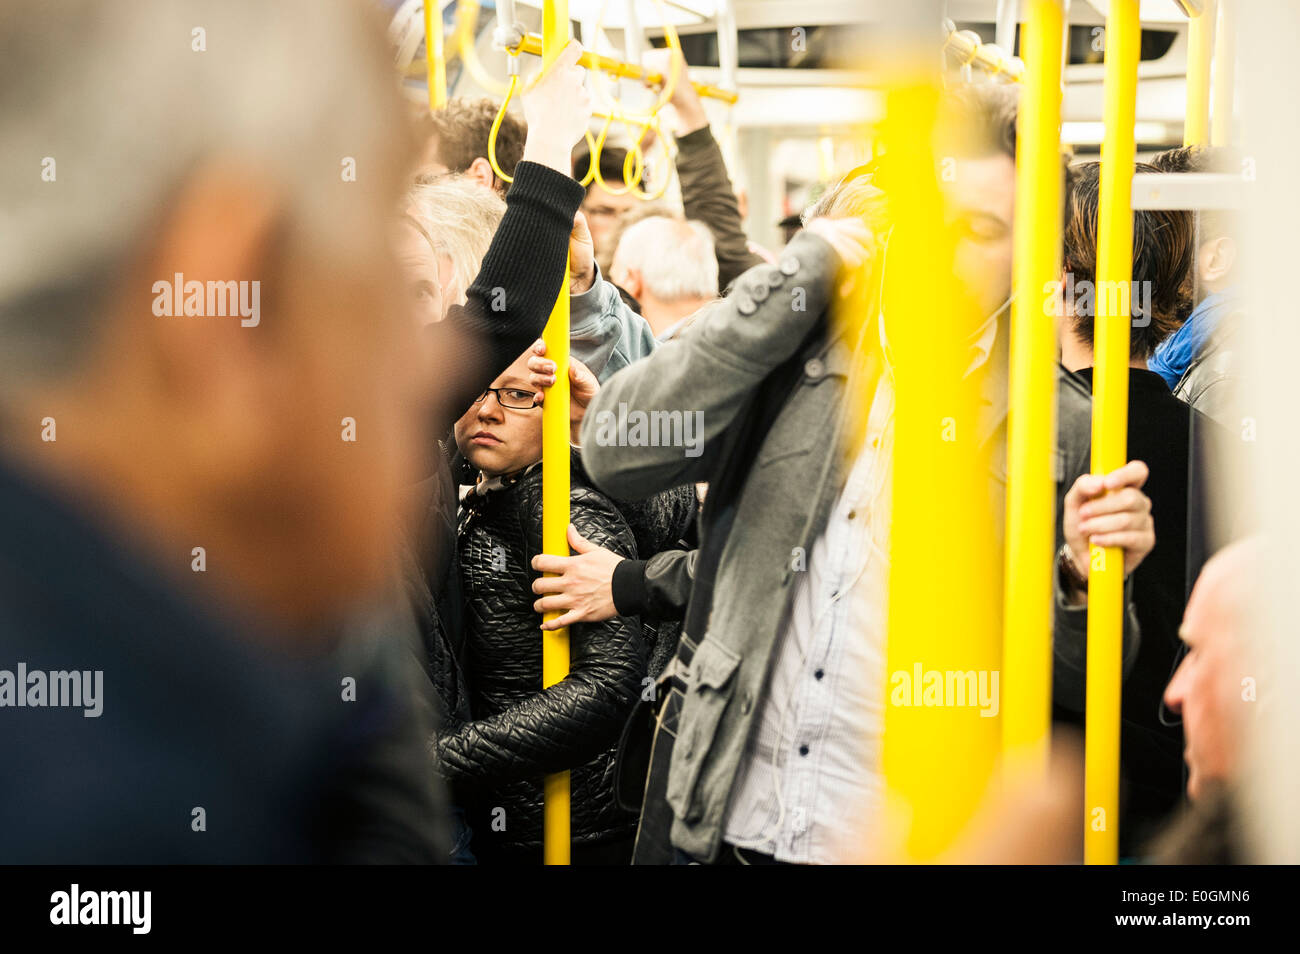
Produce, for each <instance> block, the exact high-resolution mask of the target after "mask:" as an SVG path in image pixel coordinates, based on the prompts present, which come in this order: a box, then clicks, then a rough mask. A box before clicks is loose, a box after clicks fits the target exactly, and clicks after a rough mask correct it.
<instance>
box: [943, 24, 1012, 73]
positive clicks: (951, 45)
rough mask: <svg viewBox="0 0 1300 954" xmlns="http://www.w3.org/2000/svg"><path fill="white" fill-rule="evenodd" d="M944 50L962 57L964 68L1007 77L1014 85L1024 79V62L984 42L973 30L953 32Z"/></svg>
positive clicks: (945, 41)
mask: <svg viewBox="0 0 1300 954" xmlns="http://www.w3.org/2000/svg"><path fill="white" fill-rule="evenodd" d="M943 48H944V49H945V50H947V51H951V52H952V53H955V54H956V55H957V56H958V57H960V58H961V59H962V65H963V66H966V65H971V66H978V67H980V68H981V69H983V70H987V71H988V72H989V73H992V74H993V75H994V76H1005V77H1006V78H1007V79H1009V80H1010V81H1011V82H1013V83H1019V82H1020V81H1021V80H1022V79H1023V78H1024V75H1025V64H1024V63H1023V62H1021V61H1020V60H1019V59H1017V58H1016V57H1014V56H1010V55H1009V54H1007V53H1004V52H1003V51H1002V50H1000V49H999V48H998V47H996V46H994V45H993V44H991V43H985V42H983V41H982V40H981V39H980V38H979V34H977V33H975V32H974V31H973V30H952V31H951V32H949V34H948V38H947V39H946V40H944V43H943Z"/></svg>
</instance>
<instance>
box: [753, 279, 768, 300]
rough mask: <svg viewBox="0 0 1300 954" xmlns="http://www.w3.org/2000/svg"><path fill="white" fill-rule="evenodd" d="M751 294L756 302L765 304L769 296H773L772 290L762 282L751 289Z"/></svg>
mask: <svg viewBox="0 0 1300 954" xmlns="http://www.w3.org/2000/svg"><path fill="white" fill-rule="evenodd" d="M749 294H750V296H751V297H752V298H753V299H754V301H757V302H764V301H767V296H768V295H770V294H771V290H770V289H769V288H768V287H767V286H766V285H764V284H762V283H761V282H760V283H759V284H757V285H755V286H754V287H753V288H752V289H750V291H749Z"/></svg>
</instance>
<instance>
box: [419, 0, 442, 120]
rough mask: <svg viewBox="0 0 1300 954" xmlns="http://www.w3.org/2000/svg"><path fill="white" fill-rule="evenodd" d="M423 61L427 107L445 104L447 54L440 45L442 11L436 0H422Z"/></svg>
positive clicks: (432, 108) (440, 106)
mask: <svg viewBox="0 0 1300 954" xmlns="http://www.w3.org/2000/svg"><path fill="white" fill-rule="evenodd" d="M424 63H425V68H426V73H427V77H428V81H429V109H430V111H432V110H436V109H442V108H443V107H444V106H446V105H447V55H446V53H445V51H444V50H443V47H442V11H441V10H440V9H439V8H438V0H424Z"/></svg>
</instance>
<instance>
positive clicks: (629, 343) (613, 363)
mask: <svg viewBox="0 0 1300 954" xmlns="http://www.w3.org/2000/svg"><path fill="white" fill-rule="evenodd" d="M656 344H657V342H656V341H655V335H654V332H653V331H651V330H650V323H649V322H648V321H646V320H645V319H644V318H642V317H641V316H640V315H638V314H637V313H636V312H635V311H633V310H632V309H631V308H629V307H628V306H627V305H625V304H624V303H623V298H622V296H621V295H619V293H618V288H617V287H615V286H614V285H613V284H611V283H610V282H607V281H605V279H604V278H603V277H602V276H601V274H600V266H597V267H596V281H595V282H594V283H593V284H592V286H591V288H589V289H587V291H585V292H583V293H582V294H581V295H572V296H570V298H569V348H570V350H571V352H572V354H573V356H574V357H575V358H577V359H578V360H579V361H581V362H582V363H583V364H585V365H586V366H587V367H589V368H590V369H591V373H592V374H594V375H595V376H596V378H597V380H599V381H600V383H601V384H604V383H605V382H606V381H608V380H609V379H610V378H611V377H612V376H613V375H614V374H615V373H617V372H619V371H622V370H623V369H624V368H626V367H627V366H628V365H629V364H631V363H632V362H634V361H639V360H640V359H641V358H644V357H646V356H647V355H648V354H650V352H652V351H654V349H655V346H656Z"/></svg>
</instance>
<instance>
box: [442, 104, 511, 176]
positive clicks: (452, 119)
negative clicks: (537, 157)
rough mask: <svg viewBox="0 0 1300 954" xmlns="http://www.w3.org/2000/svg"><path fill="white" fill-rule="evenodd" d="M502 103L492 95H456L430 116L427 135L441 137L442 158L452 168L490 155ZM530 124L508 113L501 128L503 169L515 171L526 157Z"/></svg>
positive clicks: (498, 156)
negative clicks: (478, 96) (491, 139)
mask: <svg viewBox="0 0 1300 954" xmlns="http://www.w3.org/2000/svg"><path fill="white" fill-rule="evenodd" d="M498 109H499V106H498V104H497V103H495V102H493V101H492V100H490V99H487V98H484V99H452V100H448V102H447V105H446V106H444V107H443V108H442V109H439V110H436V111H435V112H433V113H431V114H429V115H428V117H427V121H426V125H425V129H424V131H425V133H426V135H430V136H435V137H437V140H438V160H439V161H440V162H441V163H442V164H443V165H444V166H446V167H447V169H448V170H449V171H451V172H465V171H467V170H468V169H469V167H470V166H471V165H472V164H473V162H474V160H475V159H479V158H483V159H486V158H487V154H488V138H489V137H490V136H491V134H492V124H493V123H494V122H496V118H497V112H498ZM527 135H528V127H527V126H526V125H525V124H524V121H523V120H522V119H519V118H518V117H516V116H512V115H511V114H510V113H508V112H507V113H506V115H505V117H504V118H503V119H502V120H501V128H500V129H498V130H497V140H496V160H497V165H498V166H500V167H501V171H502V172H504V173H505V174H506V175H508V176H513V175H514V174H515V166H516V165H518V164H519V160H520V159H522V158H523V157H524V139H525V138H526V137H527Z"/></svg>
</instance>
